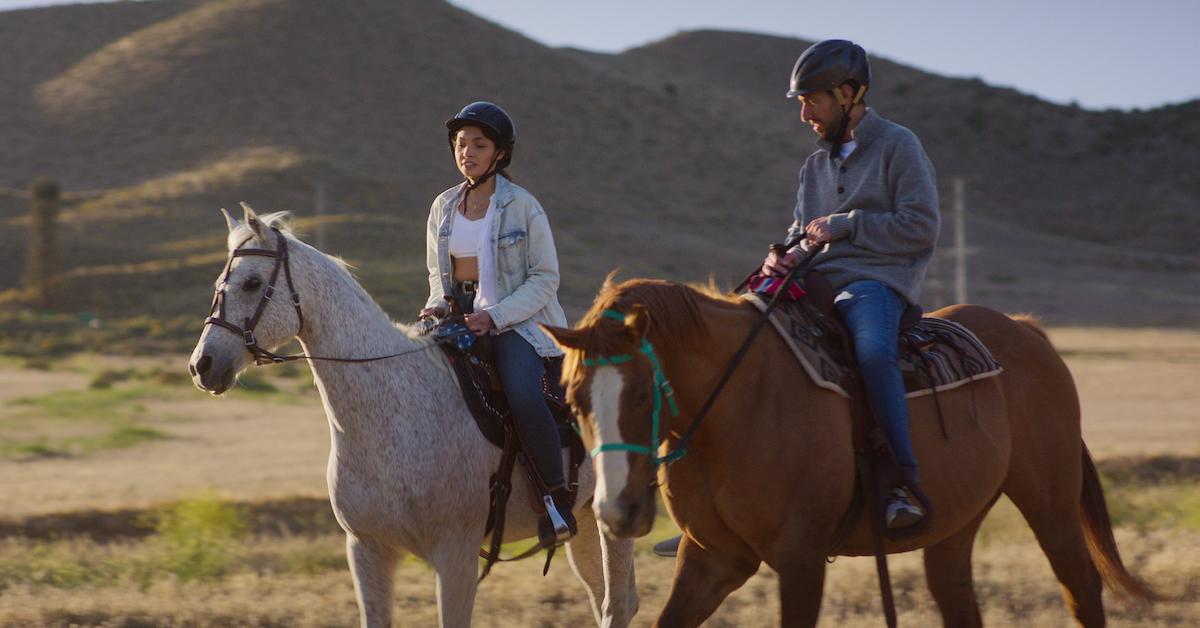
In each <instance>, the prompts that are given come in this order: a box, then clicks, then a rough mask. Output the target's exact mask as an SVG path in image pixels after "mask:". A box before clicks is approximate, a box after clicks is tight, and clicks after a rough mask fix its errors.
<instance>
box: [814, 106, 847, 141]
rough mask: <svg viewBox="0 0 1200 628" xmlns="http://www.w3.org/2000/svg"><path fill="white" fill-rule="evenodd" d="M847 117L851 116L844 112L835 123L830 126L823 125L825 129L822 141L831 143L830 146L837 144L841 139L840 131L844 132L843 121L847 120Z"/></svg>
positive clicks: (822, 133)
mask: <svg viewBox="0 0 1200 628" xmlns="http://www.w3.org/2000/svg"><path fill="white" fill-rule="evenodd" d="M847 115H849V114H847V113H846V112H845V111H843V112H842V115H841V116H839V117H838V119H837V120H836V121H834V122H832V123H830V124H826V125H823V126H824V128H823V129H822V130H821V133H820V136H821V139H822V140H824V141H826V142H829V143H830V144H833V143H836V142H837V141H838V139H839V136H838V131H841V130H842V121H843V120H844V119H845V118H846V116H847Z"/></svg>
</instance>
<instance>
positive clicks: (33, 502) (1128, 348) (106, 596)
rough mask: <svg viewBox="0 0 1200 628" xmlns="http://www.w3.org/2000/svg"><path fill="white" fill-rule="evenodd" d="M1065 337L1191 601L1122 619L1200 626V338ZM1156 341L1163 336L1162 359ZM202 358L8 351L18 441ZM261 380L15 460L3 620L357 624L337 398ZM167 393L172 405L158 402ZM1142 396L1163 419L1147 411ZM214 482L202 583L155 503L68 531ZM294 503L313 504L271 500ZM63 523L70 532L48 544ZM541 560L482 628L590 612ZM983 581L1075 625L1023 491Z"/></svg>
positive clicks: (1143, 552)
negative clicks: (148, 431) (177, 564)
mask: <svg viewBox="0 0 1200 628" xmlns="http://www.w3.org/2000/svg"><path fill="white" fill-rule="evenodd" d="M1051 337H1052V339H1054V341H1055V343H1056V344H1057V346H1058V347H1059V348H1060V350H1061V351H1063V352H1064V354H1065V355H1066V357H1067V360H1068V362H1069V363H1070V366H1071V368H1072V370H1073V372H1074V373H1075V375H1076V379H1077V380H1078V381H1079V383H1080V390H1081V396H1082V401H1083V404H1084V408H1085V412H1086V418H1085V433H1086V434H1087V438H1088V442H1089V445H1090V447H1091V448H1092V450H1093V451H1094V452H1099V455H1098V458H1100V459H1101V470H1102V473H1103V474H1104V475H1105V478H1106V481H1107V484H1108V495H1109V502H1110V506H1111V507H1112V513H1113V517H1114V520H1115V521H1116V522H1117V524H1118V526H1119V527H1118V530H1117V537H1118V541H1119V542H1120V546H1121V550H1122V552H1123V555H1124V557H1125V560H1126V563H1127V564H1128V565H1130V566H1131V568H1132V569H1133V570H1134V571H1135V572H1136V573H1138V574H1139V575H1141V576H1144V577H1146V578H1147V579H1148V580H1149V581H1150V582H1151V583H1153V584H1154V585H1155V586H1157V587H1159V588H1160V589H1161V590H1163V591H1164V592H1166V593H1168V594H1171V595H1175V596H1180V597H1181V598H1182V601H1180V602H1175V603H1164V604H1157V605H1154V606H1149V607H1147V606H1141V605H1137V604H1132V603H1129V602H1124V601H1121V600H1117V599H1114V598H1112V596H1110V599H1109V600H1108V602H1107V605H1108V610H1109V615H1110V618H1112V620H1113V623H1114V624H1115V625H1121V626H1185V625H1191V624H1193V623H1194V620H1195V618H1196V617H1197V616H1200V502H1197V500H1196V498H1195V495H1196V494H1198V493H1200V490H1198V489H1200V487H1198V486H1197V480H1196V475H1195V469H1194V468H1193V467H1194V466H1195V465H1194V462H1195V458H1194V456H1195V455H1196V454H1197V453H1200V423H1198V422H1196V421H1194V420H1192V419H1191V418H1190V417H1194V416H1195V414H1194V410H1193V409H1192V408H1194V407H1195V405H1196V402H1197V401H1200V390H1196V389H1195V386H1194V377H1188V374H1190V373H1195V372H1197V367H1198V365H1200V334H1196V333H1194V332H1175V331H1156V330H1138V331H1129V330H1114V329H1103V330H1095V329H1082V328H1077V329H1052V330H1051ZM1156 347H1166V349H1165V350H1164V351H1161V352H1154V351H1153V349H1154V348H1156ZM183 363H184V362H183V359H182V357H181V356H175V357H162V358H99V357H95V356H79V357H76V358H73V359H71V360H69V361H65V362H52V363H47V364H45V365H44V367H43V369H42V370H29V369H25V368H23V367H22V362H20V361H5V362H2V363H0V376H2V377H3V378H4V379H3V381H4V382H5V386H3V387H0V438H4V437H5V435H6V434H11V433H13V430H16V429H18V427H19V425H21V424H24V425H26V426H28V424H29V423H30V422H32V423H33V424H35V425H36V424H38V423H45V424H46V425H48V426H51V427H50V428H47V429H49V430H50V433H57V432H56V430H59V429H66V428H64V427H62V426H63V425H67V424H68V423H69V424H70V425H74V426H76V429H82V428H79V426H81V425H82V426H86V425H87V424H89V419H88V418H86V417H77V418H75V419H70V420H68V419H66V418H64V417H63V416H49V415H47V416H31V415H30V414H29V413H30V412H31V410H30V407H31V406H30V405H29V404H19V405H14V404H13V403H12V402H13V401H14V400H16V399H19V398H22V397H24V398H38V399H42V400H43V401H45V403H43V404H40V405H39V404H34V405H33V406H32V407H33V408H43V409H46V410H47V411H48V412H50V411H51V410H50V408H57V409H56V410H52V412H56V413H59V414H70V413H69V412H59V411H60V410H62V407H61V406H53V405H45V404H47V403H49V401H47V400H53V399H57V400H58V401H62V400H64V399H71V398H73V397H72V396H73V395H75V396H77V395H86V393H87V391H89V390H91V391H92V392H94V393H97V394H109V393H111V392H112V391H113V390H130V389H132V388H125V387H135V386H142V385H146V380H145V378H144V377H141V376H139V375H137V374H148V373H154V372H158V371H171V370H174V369H177V370H180V371H182V369H183ZM258 373H259V374H260V375H266V377H265V378H263V379H262V380H261V381H260V383H259V384H258V385H257V386H256V388H257V389H260V390H263V391H264V392H251V391H248V390H243V391H237V392H234V393H233V394H232V395H231V396H230V397H229V398H227V399H211V398H207V397H205V396H204V395H203V394H202V393H200V392H197V391H194V390H190V389H187V388H185V387H178V388H174V387H173V386H172V385H167V384H163V385H162V386H161V387H160V388H158V389H155V390H157V392H155V393H154V394H153V395H145V396H140V397H138V396H136V395H135V397H137V398H134V399H127V400H124V401H121V402H119V403H117V402H114V403H113V405H112V406H111V407H110V411H111V412H116V413H121V412H132V411H133V408H134V406H136V407H138V408H140V409H138V410H137V412H138V414H137V415H136V416H137V417H138V421H140V422H142V423H143V424H145V425H147V426H151V427H153V428H154V429H156V430H160V431H161V432H163V434H164V435H165V436H166V438H164V439H161V440H157V441H152V442H144V443H140V444H137V445H136V446H133V447H130V448H126V449H105V450H97V451H80V452H76V453H73V454H71V455H68V456H65V457H51V458H47V457H33V458H26V459H22V460H18V459H12V458H9V459H0V492H2V493H3V494H4V495H5V496H6V497H7V498H8V499H7V500H6V502H5V509H6V512H5V517H4V518H5V519H8V520H9V521H10V522H13V521H16V522H18V523H19V522H21V521H25V522H28V524H29V526H35V524H36V525H40V526H41V527H40V528H36V529H35V527H28V528H21V527H20V526H19V525H18V526H17V527H4V528H3V530H2V532H3V534H6V535H9V538H8V539H7V540H5V541H3V542H2V544H0V555H3V556H4V557H5V560H4V561H3V562H2V563H0V625H3V626H24V625H116V626H135V625H137V626H140V625H260V626H285V625H286V626H292V625H303V626H310V625H311V626H318V625H319V626H335V625H336V626H343V625H344V626H349V625H354V624H355V623H356V621H357V610H356V608H355V605H354V596H353V591H352V587H351V582H350V577H349V574H348V573H347V570H346V566H345V562H344V557H343V554H342V552H343V549H342V547H343V541H342V538H341V536H340V535H339V534H337V532H336V529H335V528H333V527H332V526H333V524H332V522H331V520H330V517H329V513H328V512H327V511H325V510H324V509H325V506H324V505H323V504H322V503H321V500H322V499H323V498H322V495H323V494H324V461H325V456H326V455H327V452H328V433H327V429H328V428H327V426H326V423H325V421H324V419H323V417H322V413H321V409H320V404H319V402H318V401H317V398H316V396H315V394H314V393H312V392H311V384H310V383H309V380H308V378H307V375H306V374H304V373H303V372H281V371H277V370H276V371H267V370H260V371H258ZM9 382H15V383H16V385H15V386H13V385H9V384H8V383H9ZM94 382H106V383H108V388H105V387H104V386H103V385H101V386H100V387H99V388H96V389H92V388H90V385H91V384H93V383H94ZM163 389H165V390H166V391H168V394H169V397H168V398H158V397H156V395H162V394H164V393H163ZM271 389H274V392H271ZM84 398H85V399H86V396H85V397H84ZM96 398H97V399H98V398H100V397H96ZM78 401H79V400H78V399H76V400H75V402H78ZM68 405H70V404H68ZM70 407H74V406H70ZM1132 409H1137V410H1138V411H1140V412H1143V413H1145V415H1144V416H1146V417H1147V418H1145V419H1141V420H1135V419H1133V418H1131V416H1130V412H1132ZM54 425H58V426H59V427H53V426H54ZM15 426H16V427H15ZM1143 454H1174V455H1175V456H1176V457H1175V458H1161V459H1156V460H1151V461H1149V462H1142V463H1137V464H1133V463H1112V462H1106V461H1105V459H1106V458H1107V459H1110V460H1111V459H1112V458H1113V457H1114V456H1126V455H1143ZM1179 456H1183V457H1179ZM1189 456H1193V457H1189ZM80 478H86V479H85V480H82V481H81V480H80ZM205 489H208V490H215V491H217V494H219V495H221V496H222V497H223V498H225V499H231V500H236V501H238V502H241V503H242V504H244V507H243V510H242V511H241V512H243V514H244V516H245V517H246V520H245V521H246V524H247V527H246V536H238V537H229V538H227V539H226V540H225V541H222V542H223V543H226V544H231V545H229V546H230V547H233V548H234V551H233V552H232V553H230V554H228V555H225V557H224V558H222V559H221V560H222V561H224V562H221V563H220V564H219V565H218V567H219V568H217V569H216V570H215V571H214V572H213V573H214V575H210V576H206V577H201V578H184V577H181V576H180V575H178V573H173V572H171V571H170V570H168V569H165V568H163V567H162V564H163V563H162V562H161V560H162V554H161V552H162V551H163V546H162V545H161V543H160V542H158V541H155V538H156V536H155V535H153V534H151V535H150V536H148V537H147V536H145V535H146V534H150V530H148V529H147V530H145V531H141V532H139V531H136V530H135V531H133V532H131V531H130V530H131V526H134V527H136V526H135V523H136V522H137V521H139V520H141V519H140V517H141V516H140V515H138V514H137V513H136V512H129V513H126V514H124V515H120V516H118V515H116V514H110V515H108V516H107V519H105V515H103V513H100V514H97V515H94V518H93V520H94V521H95V526H106V527H105V528H103V529H107V530H109V532H108V533H107V534H109V535H110V537H111V538H109V540H107V541H104V542H100V543H97V542H93V541H90V540H87V539H86V538H84V537H76V536H69V534H68V532H67V531H69V530H78V526H79V525H81V523H80V522H84V523H82V525H84V526H85V527H86V525H88V524H86V521H87V517H91V516H93V515H87V514H86V513H80V511H85V510H87V509H89V508H96V509H101V510H102V511H107V510H113V509H118V508H125V509H130V508H132V509H139V508H141V509H145V508H153V507H155V506H156V505H157V504H162V503H165V502H169V501H172V500H175V499H178V498H180V497H181V496H188V495H194V494H195V492H196V491H198V490H205ZM296 496H309V499H308V500H298V501H296V500H294V501H292V502H272V503H265V502H263V500H269V499H284V498H290V497H296ZM281 504H282V505H281ZM318 506H319V507H318ZM51 513H60V514H59V515H58V516H59V519H55V518H53V517H49V518H41V519H37V518H35V517H36V516H38V515H48V514H51ZM70 513H80V514H79V516H74V518H75V519H76V520H77V521H75V522H74V523H64V521H65V520H67V519H71V518H72V517H73V515H71V514H70ZM122 517H123V518H122ZM276 520H278V521H297V522H302V523H300V524H297V525H295V526H284V527H286V528H288V529H289V530H290V532H286V533H283V534H280V533H279V532H278V529H279V528H280V526H279V525H275V524H272V523H271V522H272V521H276ZM122 522H124V523H122ZM130 522H134V523H130ZM56 526H57V527H56ZM72 526H75V527H72ZM21 529H24V530H25V532H19V531H18V530H21ZM53 529H59V530H63V531H64V532H63V534H64V535H67V536H64V537H63V538H60V539H57V540H56V539H55V538H54V536H53V534H52V533H50V535H49V536H47V531H48V530H53ZM98 529H100V528H98ZM35 533H36V534H35ZM670 533H671V526H670V524H669V522H662V523H661V524H660V526H659V528H658V529H657V530H656V532H655V533H654V535H652V537H651V538H649V539H646V540H643V541H642V544H641V546H640V547H641V548H642V549H641V553H640V554H639V557H638V582H639V586H638V588H639V591H640V595H641V596H642V612H641V613H640V614H639V616H638V618H637V621H636V622H635V625H638V626H644V625H649V623H650V622H651V621H652V619H653V617H654V616H655V614H656V613H657V611H658V609H660V608H661V607H662V604H663V602H664V601H665V596H666V594H667V590H668V588H669V586H670V581H671V575H672V570H673V563H672V561H669V560H664V559H657V558H654V557H653V556H651V555H649V554H648V552H647V551H646V548H647V544H648V542H649V541H652V540H653V539H654V538H661V537H662V536H665V535H669V534H670ZM14 535H15V536H14ZM102 536H103V535H102ZM156 561H159V562H156ZM538 562H539V561H527V562H525V563H519V564H513V565H503V566H501V567H499V568H497V569H496V570H495V571H494V572H493V575H492V576H490V577H489V579H488V580H487V581H486V583H485V584H484V586H483V588H482V589H481V591H480V594H479V598H478V601H477V605H476V625H481V626H529V625H534V626H575V625H587V624H588V623H589V622H590V621H591V620H590V610H589V609H588V607H587V604H586V601H585V597H584V596H583V594H582V589H581V588H580V586H579V585H578V583H577V582H576V581H575V579H574V577H573V576H572V575H571V574H570V573H569V572H570V570H569V569H568V567H567V565H566V562H565V561H563V562H560V563H558V564H556V566H555V567H554V569H553V571H552V574H551V576H550V577H549V578H546V579H542V578H541V577H540V575H539V570H540V565H539V564H537V563H538ZM890 562H891V566H892V574H893V584H894V587H895V591H896V596H897V604H898V608H899V610H900V618H901V621H902V622H903V623H904V624H905V625H930V624H933V623H936V622H937V616H936V611H935V607H934V605H933V603H932V601H931V599H930V597H929V594H928V592H927V591H926V589H925V586H924V582H923V571H922V568H921V565H920V557H919V555H915V554H914V555H905V556H898V557H893V558H892V559H891V561H890ZM975 578H976V589H977V591H978V592H979V595H980V599H981V603H982V606H983V609H984V618H985V621H986V622H987V623H988V624H989V625H998V626H1044V625H1064V624H1066V623H1068V616H1067V614H1066V610H1065V609H1064V607H1063V604H1062V602H1061V598H1060V597H1059V593H1058V585H1057V583H1056V581H1055V580H1054V578H1053V575H1052V573H1051V571H1050V569H1049V566H1048V564H1047V562H1046V560H1045V558H1044V557H1043V556H1042V554H1041V552H1040V551H1039V550H1038V548H1037V546H1036V543H1035V542H1034V540H1033V538H1032V535H1031V533H1030V532H1029V530H1028V528H1027V527H1026V526H1025V524H1024V522H1023V521H1022V520H1021V518H1020V515H1019V513H1017V512H1016V511H1015V509H1014V508H1013V507H1012V506H1011V505H1010V504H1008V503H1007V502H1006V501H1002V502H1001V503H1000V504H998V505H997V507H996V508H995V509H994V511H993V513H992V515H991V516H990V517H989V519H988V521H987V522H986V523H985V525H984V528H983V530H982V531H981V534H980V538H979V542H978V543H977V546H976V559H975ZM433 587H434V581H433V574H432V572H431V571H430V570H429V568H428V567H426V566H425V565H423V564H422V563H419V562H416V561H409V562H406V563H405V564H403V565H402V566H401V568H400V571H399V574H398V578H397V589H396V595H395V598H394V599H395V606H396V611H397V613H398V615H397V617H400V618H403V623H404V625H432V624H433V623H435V622H436V608H435V605H434V602H433V600H434V588H433ZM777 599H778V592H777V582H776V578H775V576H774V574H773V573H772V572H771V571H770V570H769V569H763V570H762V571H761V572H760V573H759V574H758V575H756V576H755V577H753V578H752V579H751V580H750V581H749V582H748V583H747V584H746V585H745V586H744V587H743V588H742V589H740V590H739V591H737V592H736V593H734V594H733V595H732V596H731V597H730V598H729V599H728V600H727V601H726V603H725V604H724V605H723V606H722V608H721V609H720V611H718V613H717V615H715V616H714V618H713V619H712V620H710V622H709V623H708V624H707V625H712V626H760V625H774V624H775V623H776V622H777V618H776V608H777ZM881 621H882V618H881V615H880V612H879V605H878V598H877V591H876V584H875V576H874V571H873V565H872V563H871V561H870V560H869V559H846V558H842V559H839V560H838V561H837V562H835V563H834V564H833V565H832V566H831V567H830V569H829V576H828V580H827V584H826V596H825V603H824V607H823V614H822V625H828V626H832V625H838V626H876V625H879V624H880V623H881Z"/></svg>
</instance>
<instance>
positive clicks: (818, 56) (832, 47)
mask: <svg viewBox="0 0 1200 628" xmlns="http://www.w3.org/2000/svg"><path fill="white" fill-rule="evenodd" d="M852 81H853V82H854V83H857V85H855V89H856V90H857V91H856V93H855V94H854V101H853V102H854V103H857V102H858V101H860V100H862V97H863V95H864V94H866V93H867V87H868V86H870V84H871V64H870V62H868V61H867V51H865V50H863V48H862V46H859V45H858V44H856V43H854V42H852V41H846V40H845V39H826V40H825V41H821V42H817V43H815V44H813V45H812V46H809V48H808V50H805V51H804V53H803V54H801V55H800V58H799V59H796V65H795V66H793V67H792V81H791V84H790V86H789V87H790V89H788V93H787V97H788V98H795V97H797V96H803V95H805V94H811V93H813V92H823V91H835V90H836V89H837V88H838V87H839V86H841V85H844V84H846V83H849V82H852ZM835 93H836V92H835ZM838 102H839V103H840V102H842V100H841V97H840V95H839V96H838ZM843 104H844V103H843Z"/></svg>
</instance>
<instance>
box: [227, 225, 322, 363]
mask: <svg viewBox="0 0 1200 628" xmlns="http://www.w3.org/2000/svg"><path fill="white" fill-rule="evenodd" d="M271 231H273V232H274V233H275V241H276V242H278V244H277V245H276V248H275V250H271V249H243V248H242V246H244V245H245V244H246V243H247V242H249V241H250V240H252V239H254V236H250V237H249V238H246V239H245V240H242V243H241V244H239V245H237V247H235V248H234V249H233V252H231V253H230V254H229V259H228V260H226V262H225V270H224V271H223V272H222V273H221V281H220V283H218V284H217V289H216V292H215V293H213V300H212V306H210V307H209V309H208V318H205V319H204V325H205V326H208V325H217V326H219V327H224V328H225V329H228V330H229V331H231V332H233V333H235V334H237V335H239V336H241V337H242V341H243V343H245V345H246V350H247V351H249V352H250V354H251V355H253V356H254V363H255V364H257V365H259V366H262V365H264V364H279V363H280V362H287V361H288V360H289V359H298V358H300V357H304V356H281V355H276V354H274V353H271V352H270V351H267V350H266V349H263V348H262V347H260V346H258V339H257V338H255V337H254V328H255V327H256V326H257V325H258V321H259V319H260V318H262V315H263V312H265V311H266V309H267V304H268V303H270V302H271V301H272V299H273V297H274V296H275V282H276V281H278V280H279V269H280V268H283V276H284V278H285V279H287V287H288V292H290V293H291V295H292V306H293V307H295V308H296V318H297V319H298V320H299V326H298V328H297V329H296V335H299V334H300V332H301V331H303V330H304V313H303V312H301V311H300V294H299V293H297V292H296V288H295V286H294V285H293V284H292V267H291V265H290V264H288V251H287V238H285V237H283V234H282V233H280V232H279V229H276V228H275V227H271ZM251 255H257V256H260V257H273V258H275V266H274V267H273V268H272V269H271V279H270V281H268V282H267V287H266V288H265V289H264V290H263V295H262V298H261V299H259V301H258V307H257V308H255V309H254V315H253V316H251V317H249V318H247V319H246V322H245V323H243V324H242V326H241V327H238V326H237V325H235V324H233V323H231V322H229V321H228V320H226V318H225V290H226V289H228V288H229V273H230V272H232V271H233V260H234V259H237V258H239V257H248V256H251ZM214 313H215V314H216V316H213V314H214Z"/></svg>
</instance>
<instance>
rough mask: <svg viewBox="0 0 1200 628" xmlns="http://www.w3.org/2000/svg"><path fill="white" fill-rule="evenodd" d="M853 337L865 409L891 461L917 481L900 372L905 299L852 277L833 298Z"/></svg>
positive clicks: (879, 283)
mask: <svg viewBox="0 0 1200 628" xmlns="http://www.w3.org/2000/svg"><path fill="white" fill-rule="evenodd" d="M833 302H834V305H835V306H837V309H838V312H839V313H840V314H841V315H842V320H843V321H845V323H846V327H848V328H849V329H850V335H851V336H852V337H853V340H854V354H855V356H856V357H857V359H858V368H859V372H861V373H862V378H863V384H864V386H865V387H866V389H867V399H868V400H869V401H870V404H871V411H872V412H874V413H875V417H876V418H877V419H878V420H879V423H880V425H881V426H883V431H884V432H885V433H886V434H887V437H888V441H890V442H891V444H892V451H893V452H894V453H895V454H896V462H898V463H899V464H900V468H901V469H903V470H905V471H906V472H908V473H910V474H911V478H912V481H913V482H918V481H920V480H919V477H918V475H917V460H916V458H915V457H914V456H913V451H912V439H911V438H910V437H909V434H908V401H907V400H906V399H905V398H904V379H903V377H902V376H901V375H900V348H899V342H898V336H899V334H900V316H901V315H902V314H904V310H905V309H906V308H907V307H908V304H907V303H906V302H905V301H904V299H903V298H902V297H901V296H900V295H899V294H897V293H896V291H895V290H893V289H892V288H890V287H889V286H887V285H886V284H884V283H882V282H879V281H875V280H873V279H865V280H862V281H855V282H853V283H851V284H850V285H848V286H846V287H845V288H843V289H842V291H841V292H839V293H838V295H837V297H835V298H834V300H833Z"/></svg>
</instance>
